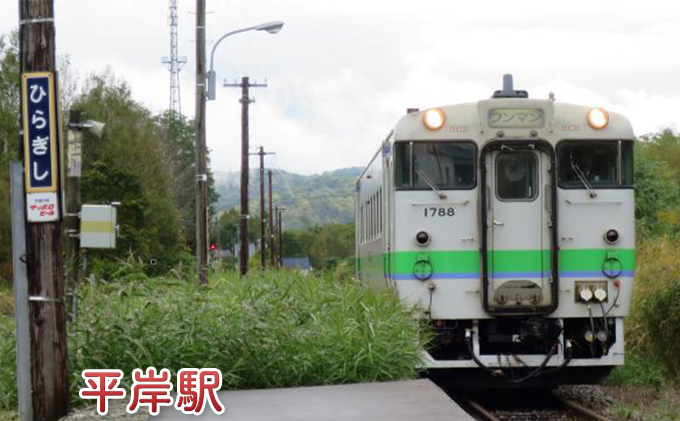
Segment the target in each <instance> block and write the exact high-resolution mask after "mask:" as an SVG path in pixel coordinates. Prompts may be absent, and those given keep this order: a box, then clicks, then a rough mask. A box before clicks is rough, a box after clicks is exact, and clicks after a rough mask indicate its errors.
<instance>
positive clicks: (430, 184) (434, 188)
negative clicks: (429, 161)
mask: <svg viewBox="0 0 680 421" xmlns="http://www.w3.org/2000/svg"><path fill="white" fill-rule="evenodd" d="M415 171H416V174H418V175H419V176H421V177H422V178H423V181H424V182H425V183H426V184H427V185H428V186H430V188H431V189H432V191H434V192H435V193H437V196H439V198H440V199H442V200H443V199H446V194H445V193H444V192H443V191H441V190H440V189H439V188H438V187H437V186H436V185H435V184H434V183H433V182H432V181H431V180H430V179H429V178H427V176H426V175H425V173H423V172H422V171H420V170H419V169H418V168H416V169H415Z"/></svg>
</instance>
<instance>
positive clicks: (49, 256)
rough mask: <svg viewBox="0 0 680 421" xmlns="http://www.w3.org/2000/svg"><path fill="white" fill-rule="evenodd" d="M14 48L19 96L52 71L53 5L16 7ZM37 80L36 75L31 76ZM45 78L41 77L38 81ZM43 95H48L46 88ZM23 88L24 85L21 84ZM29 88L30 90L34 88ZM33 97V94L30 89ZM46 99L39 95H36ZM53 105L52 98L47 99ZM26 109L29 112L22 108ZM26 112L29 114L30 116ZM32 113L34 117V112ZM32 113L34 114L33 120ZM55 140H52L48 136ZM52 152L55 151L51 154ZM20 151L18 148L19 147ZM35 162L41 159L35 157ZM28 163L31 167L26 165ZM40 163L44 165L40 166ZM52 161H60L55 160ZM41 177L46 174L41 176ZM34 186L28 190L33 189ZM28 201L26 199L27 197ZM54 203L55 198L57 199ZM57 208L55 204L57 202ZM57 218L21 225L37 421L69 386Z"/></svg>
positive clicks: (64, 403) (46, 0)
mask: <svg viewBox="0 0 680 421" xmlns="http://www.w3.org/2000/svg"><path fill="white" fill-rule="evenodd" d="M19 44H20V47H19V48H20V50H19V51H20V53H19V55H20V63H21V74H22V91H23V89H25V88H24V87H23V86H24V83H25V81H27V80H28V79H24V78H29V77H31V76H30V75H27V73H33V72H49V73H50V74H54V72H55V42H54V3H53V0H20V2H19ZM35 77H36V78H39V77H41V76H35ZM42 77H45V76H42ZM46 79H47V80H48V82H47V85H46V86H48V89H47V90H46V91H52V93H51V94H50V95H51V96H53V95H55V94H54V92H53V90H52V89H51V87H50V86H49V76H47V77H46ZM26 83H28V82H26ZM36 86H37V84H36V85H33V87H36ZM32 92H33V93H35V90H32ZM36 96H39V97H40V98H45V96H44V95H36ZM27 98H30V102H28V104H33V105H35V103H36V102H37V101H35V98H34V95H29V92H23V94H22V109H21V111H20V113H21V114H22V115H23V120H24V122H28V124H27V126H28V127H29V130H28V132H27V133H24V142H25V143H26V142H27V141H28V140H27V138H28V137H30V135H31V131H32V130H33V129H34V128H37V129H43V128H45V125H44V124H41V125H34V124H33V123H34V121H33V122H31V120H29V118H28V117H29V116H28V115H24V112H23V105H26V104H27ZM51 99H52V101H55V100H56V98H51ZM55 102H57V103H58V101H55ZM27 108H30V107H28V106H27ZM54 108H56V107H54V106H52V105H50V106H49V107H48V108H47V109H49V110H51V111H50V112H48V113H45V112H44V111H40V110H39V111H40V113H41V114H40V115H41V116H44V117H45V118H44V119H43V122H44V121H45V119H46V118H47V117H48V115H46V114H52V113H56V112H57V111H58V110H56V109H54ZM29 112H30V111H29ZM36 113H37V112H36ZM36 116H37V114H33V117H36ZM49 117H50V119H51V120H53V121H52V123H51V124H54V126H52V128H51V130H52V133H51V135H50V136H49V137H50V138H51V140H52V143H51V145H52V146H50V149H49V153H50V154H55V153H57V151H58V150H59V149H60V147H59V137H58V135H56V127H55V126H56V121H57V118H58V116H56V115H54V116H49ZM53 135H56V136H53ZM53 148H56V151H55V150H54V149H53ZM36 149H37V148H36V147H34V146H33V145H31V147H29V148H27V152H28V153H24V157H23V159H24V171H28V172H29V174H30V176H29V177H26V180H25V183H27V184H26V185H25V189H26V191H27V193H28V191H29V190H28V189H29V187H31V188H33V187H34V186H33V183H34V180H42V178H41V177H42V175H43V173H42V171H43V170H41V173H40V174H39V176H38V175H36V174H35V173H34V167H38V166H39V165H38V162H37V161H35V160H34V159H37V158H36V155H43V156H44V155H45V152H42V154H37V152H36ZM22 150H23V148H22ZM38 158H40V156H38ZM30 162H33V165H31V164H30ZM41 162H44V161H41ZM57 162H59V161H58V160H57ZM45 165H47V167H45V168H51V170H50V172H51V177H50V179H51V180H52V182H53V187H56V190H54V191H55V192H56V195H57V197H58V196H59V195H60V192H61V185H60V182H59V172H60V168H59V165H56V168H54V167H55V166H50V164H49V163H48V164H45ZM44 174H47V172H46V173H44ZM32 186H33V187H32ZM27 196H28V194H27ZM57 200H58V199H57ZM57 203H58V202H57ZM55 212H56V216H57V217H56V218H54V219H51V220H49V221H48V222H36V221H37V220H36V219H34V220H33V222H31V215H29V223H28V224H27V226H26V259H25V260H26V272H27V273H26V274H27V278H28V294H29V297H28V302H29V314H30V324H31V364H32V367H33V369H32V372H31V378H32V385H33V398H32V400H33V419H34V420H36V421H52V420H57V419H59V418H61V417H63V416H65V415H66V414H67V413H68V409H69V395H70V394H69V385H68V377H69V372H68V367H67V362H68V358H67V356H68V354H67V349H66V305H65V301H64V273H63V260H62V245H61V238H62V237H61V236H62V225H61V220H60V218H59V213H61V209H60V208H59V206H58V205H57V206H56V210H55Z"/></svg>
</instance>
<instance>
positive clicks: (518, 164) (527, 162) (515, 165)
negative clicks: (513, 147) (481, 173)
mask: <svg viewBox="0 0 680 421" xmlns="http://www.w3.org/2000/svg"><path fill="white" fill-rule="evenodd" d="M537 167H538V161H537V159H536V155H534V154H533V153H532V152H513V153H502V154H499V155H498V158H496V195H497V196H498V198H499V199H500V200H506V201H532V200H534V199H536V196H537V195H538V171H537Z"/></svg>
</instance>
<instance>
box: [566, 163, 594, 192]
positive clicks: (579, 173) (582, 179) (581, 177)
mask: <svg viewBox="0 0 680 421" xmlns="http://www.w3.org/2000/svg"><path fill="white" fill-rule="evenodd" d="M571 169H572V170H574V174H576V177H577V178H578V179H579V181H580V182H581V183H582V184H583V187H585V188H586V190H588V194H589V195H590V197H597V193H595V190H593V186H591V185H590V183H589V182H588V179H587V178H586V176H585V174H583V171H582V170H581V168H580V167H579V166H578V165H576V163H575V162H574V160H573V159H572V160H571Z"/></svg>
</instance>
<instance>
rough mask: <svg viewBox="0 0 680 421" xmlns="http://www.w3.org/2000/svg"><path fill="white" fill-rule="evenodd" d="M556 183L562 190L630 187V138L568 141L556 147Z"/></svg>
mask: <svg viewBox="0 0 680 421" xmlns="http://www.w3.org/2000/svg"><path fill="white" fill-rule="evenodd" d="M557 159H558V167H559V171H558V172H559V185H560V187H561V188H566V189H585V188H586V185H585V184H584V181H586V182H587V184H588V187H592V188H594V189H597V188H621V187H623V188H630V187H633V184H634V180H633V142H632V141H619V140H614V141H611V140H610V141H569V142H563V143H560V144H559V145H558V147H557Z"/></svg>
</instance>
